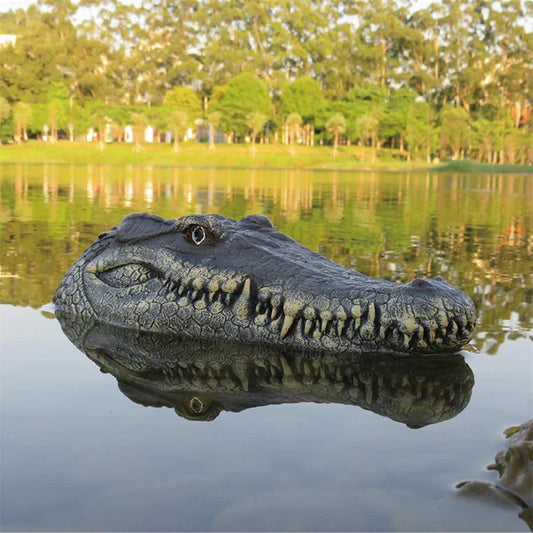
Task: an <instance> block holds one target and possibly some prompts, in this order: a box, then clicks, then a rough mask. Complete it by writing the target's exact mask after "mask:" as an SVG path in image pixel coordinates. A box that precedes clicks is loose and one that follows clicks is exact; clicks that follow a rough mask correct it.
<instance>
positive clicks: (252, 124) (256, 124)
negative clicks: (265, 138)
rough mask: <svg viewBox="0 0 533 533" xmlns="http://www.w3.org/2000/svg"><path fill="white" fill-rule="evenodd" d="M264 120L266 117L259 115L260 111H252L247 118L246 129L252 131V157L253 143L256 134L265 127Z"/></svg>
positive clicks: (262, 114)
mask: <svg viewBox="0 0 533 533" xmlns="http://www.w3.org/2000/svg"><path fill="white" fill-rule="evenodd" d="M266 120H267V117H266V115H265V114H264V113H261V112H260V111H253V112H252V113H251V114H250V115H249V116H248V127H249V128H250V129H251V130H252V150H251V152H252V156H254V155H255V141H256V138H257V134H258V133H259V132H260V131H261V130H262V129H263V127H264V126H265V122H266Z"/></svg>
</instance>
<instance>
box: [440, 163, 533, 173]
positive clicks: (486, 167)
mask: <svg viewBox="0 0 533 533" xmlns="http://www.w3.org/2000/svg"><path fill="white" fill-rule="evenodd" d="M433 170H436V171H439V172H478V173H498V174H501V173H504V172H514V173H518V172H533V166H531V165H492V164H489V163H478V162H477V161H471V160H465V161H448V162H446V163H444V164H442V165H439V166H436V167H433Z"/></svg>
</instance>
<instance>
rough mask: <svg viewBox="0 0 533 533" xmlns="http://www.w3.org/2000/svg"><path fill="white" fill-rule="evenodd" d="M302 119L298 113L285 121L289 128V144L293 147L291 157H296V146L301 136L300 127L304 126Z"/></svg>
mask: <svg viewBox="0 0 533 533" xmlns="http://www.w3.org/2000/svg"><path fill="white" fill-rule="evenodd" d="M302 122H303V120H302V117H301V116H300V115H299V114H298V113H291V114H290V115H289V116H288V117H287V120H286V121H285V127H286V128H287V137H288V142H289V145H290V147H291V155H294V153H295V152H294V144H295V142H296V139H297V138H298V136H299V134H300V127H301V125H302Z"/></svg>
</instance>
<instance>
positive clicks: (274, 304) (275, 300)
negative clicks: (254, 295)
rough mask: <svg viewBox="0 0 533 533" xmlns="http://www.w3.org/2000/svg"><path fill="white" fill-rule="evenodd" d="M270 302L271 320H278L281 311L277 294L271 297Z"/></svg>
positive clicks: (279, 297) (280, 302) (280, 300)
mask: <svg viewBox="0 0 533 533" xmlns="http://www.w3.org/2000/svg"><path fill="white" fill-rule="evenodd" d="M270 301H271V303H272V320H276V318H278V316H279V315H280V313H281V310H282V305H281V304H282V299H281V296H280V295H279V294H274V296H272V299H271V300H270Z"/></svg>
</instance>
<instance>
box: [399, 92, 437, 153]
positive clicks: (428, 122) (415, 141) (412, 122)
mask: <svg viewBox="0 0 533 533" xmlns="http://www.w3.org/2000/svg"><path fill="white" fill-rule="evenodd" d="M435 135H436V129H435V111H434V110H433V107H432V106H431V104H429V103H428V102H422V101H415V102H413V103H412V104H411V105H410V106H409V111H408V113H407V123H406V128H405V140H406V141H407V146H408V150H409V152H408V160H409V161H410V160H411V159H413V158H416V157H418V153H419V151H420V150H422V151H424V152H425V154H426V162H427V163H429V162H430V161H431V150H432V148H433V146H434V139H435Z"/></svg>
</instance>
